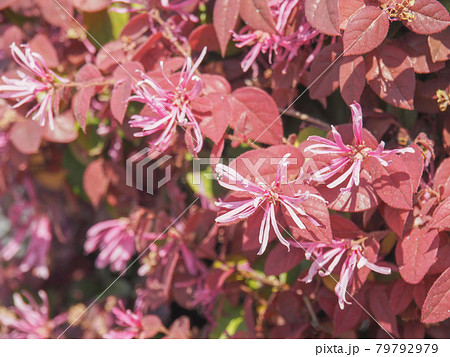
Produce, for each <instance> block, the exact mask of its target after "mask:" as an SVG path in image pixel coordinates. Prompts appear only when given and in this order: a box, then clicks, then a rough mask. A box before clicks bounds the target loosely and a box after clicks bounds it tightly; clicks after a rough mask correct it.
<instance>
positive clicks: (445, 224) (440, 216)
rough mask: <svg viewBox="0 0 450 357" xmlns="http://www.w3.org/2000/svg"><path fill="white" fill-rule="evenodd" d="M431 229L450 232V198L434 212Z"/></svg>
mask: <svg viewBox="0 0 450 357" xmlns="http://www.w3.org/2000/svg"><path fill="white" fill-rule="evenodd" d="M430 228H437V229H439V230H447V231H448V230H450V197H448V198H447V199H445V200H444V201H443V202H442V203H441V204H440V205H439V206H438V208H436V210H435V211H434V213H433V219H432V221H431V223H430Z"/></svg>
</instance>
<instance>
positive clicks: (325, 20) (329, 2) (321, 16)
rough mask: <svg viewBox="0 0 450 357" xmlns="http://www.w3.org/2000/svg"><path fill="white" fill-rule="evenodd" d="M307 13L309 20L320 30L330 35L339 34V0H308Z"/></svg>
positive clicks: (306, 3)
mask: <svg viewBox="0 0 450 357" xmlns="http://www.w3.org/2000/svg"><path fill="white" fill-rule="evenodd" d="M305 15H306V18H307V20H308V22H309V23H310V24H311V25H312V26H313V27H315V28H316V29H317V30H319V31H320V32H323V33H324V34H326V35H330V36H339V35H340V34H341V32H340V30H339V25H340V18H339V1H337V0H306V1H305Z"/></svg>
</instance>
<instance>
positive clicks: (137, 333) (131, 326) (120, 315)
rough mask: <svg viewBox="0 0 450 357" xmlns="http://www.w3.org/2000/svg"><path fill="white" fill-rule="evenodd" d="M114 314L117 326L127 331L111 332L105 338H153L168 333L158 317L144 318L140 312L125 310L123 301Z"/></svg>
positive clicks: (115, 308)
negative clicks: (160, 333) (161, 333)
mask: <svg viewBox="0 0 450 357" xmlns="http://www.w3.org/2000/svg"><path fill="white" fill-rule="evenodd" d="M112 313H113V314H114V316H115V317H116V324H117V325H119V326H122V327H125V329H124V330H122V331H114V330H113V331H110V332H108V333H107V334H106V335H104V336H103V337H104V338H117V339H118V338H123V339H131V338H152V337H154V336H155V335H157V334H158V333H159V332H167V330H166V329H165V327H164V326H163V324H162V322H161V320H160V318H159V317H158V316H156V315H145V316H143V314H142V312H141V311H140V310H138V311H136V312H133V311H131V310H129V309H127V310H125V307H124V306H123V302H122V301H119V307H113V309H112Z"/></svg>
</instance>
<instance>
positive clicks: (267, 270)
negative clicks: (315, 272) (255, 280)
mask: <svg viewBox="0 0 450 357" xmlns="http://www.w3.org/2000/svg"><path fill="white" fill-rule="evenodd" d="M304 257H305V253H304V251H303V249H301V248H300V249H297V248H292V249H291V250H290V251H289V252H288V251H287V249H286V247H285V246H283V245H281V244H277V245H276V246H275V247H273V249H272V250H271V251H270V252H269V254H268V255H267V259H266V264H265V265H264V274H266V275H280V274H281V273H284V272H287V271H289V270H291V269H292V268H294V267H295V266H297V265H298V264H300V262H301V261H302V260H303V258H304Z"/></svg>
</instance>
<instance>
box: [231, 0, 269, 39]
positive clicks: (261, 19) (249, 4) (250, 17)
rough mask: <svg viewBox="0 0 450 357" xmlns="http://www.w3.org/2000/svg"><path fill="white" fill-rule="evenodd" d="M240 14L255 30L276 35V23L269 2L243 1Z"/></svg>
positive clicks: (258, 0)
mask: <svg viewBox="0 0 450 357" xmlns="http://www.w3.org/2000/svg"><path fill="white" fill-rule="evenodd" d="M240 14H241V17H242V19H243V20H244V21H245V23H246V24H247V25H248V26H250V27H251V28H252V29H254V30H261V31H264V32H267V33H275V32H276V28H275V22H274V21H273V15H272V11H270V8H269V4H268V1H267V0H244V1H241V6H240Z"/></svg>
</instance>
